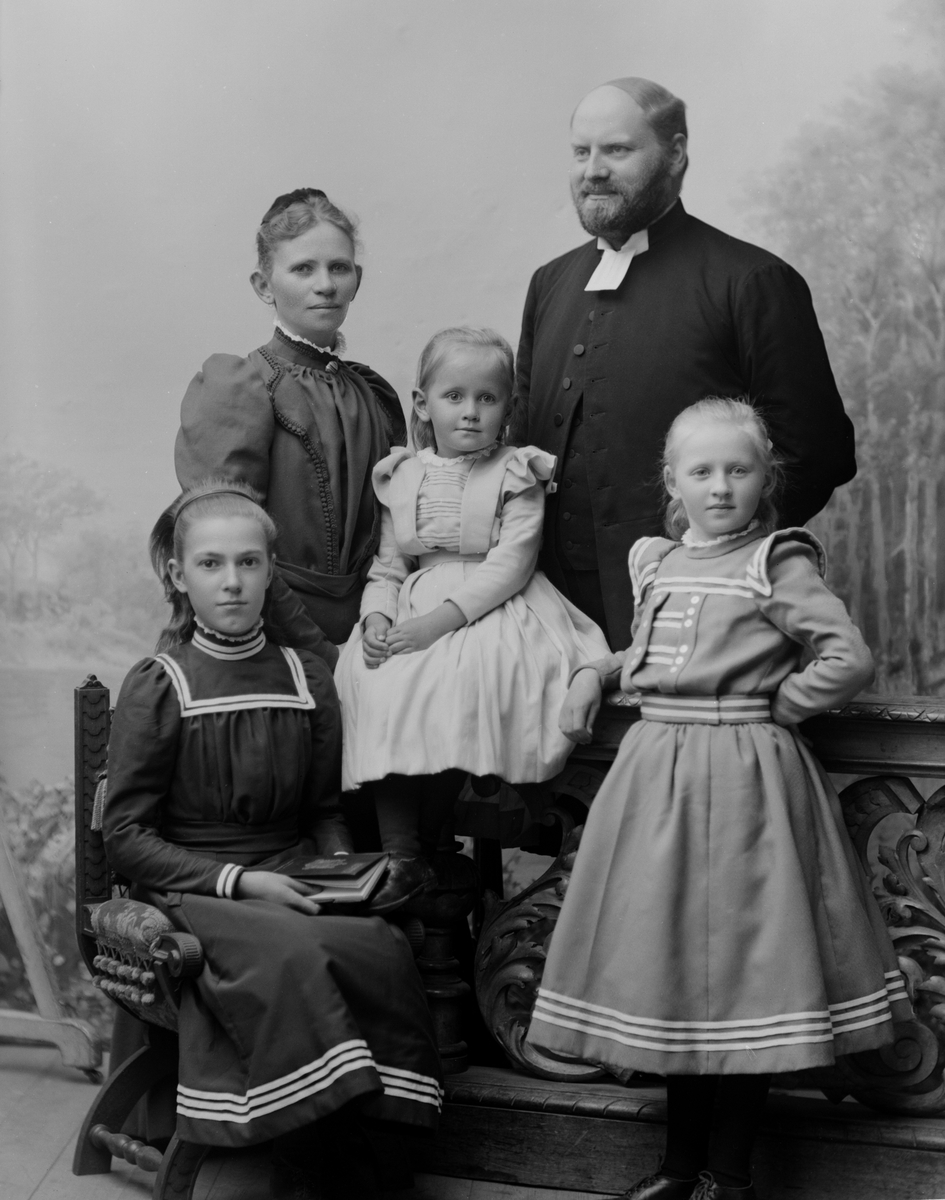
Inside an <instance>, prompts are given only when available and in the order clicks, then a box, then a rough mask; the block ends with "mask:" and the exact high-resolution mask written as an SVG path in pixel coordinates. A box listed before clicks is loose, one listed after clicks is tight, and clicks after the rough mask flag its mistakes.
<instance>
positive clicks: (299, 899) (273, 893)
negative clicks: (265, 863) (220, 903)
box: [233, 871, 322, 917]
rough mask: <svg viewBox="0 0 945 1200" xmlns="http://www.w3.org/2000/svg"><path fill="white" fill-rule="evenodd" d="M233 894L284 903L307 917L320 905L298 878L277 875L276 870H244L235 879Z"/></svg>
mask: <svg viewBox="0 0 945 1200" xmlns="http://www.w3.org/2000/svg"><path fill="white" fill-rule="evenodd" d="M233 895H234V896H235V898H236V899H237V900H268V901H269V903H270V904H284V905H285V906H286V908H294V909H295V911H296V912H300V913H304V914H305V915H306V916H307V917H314V916H317V915H318V914H319V913H320V912H321V911H322V907H321V905H320V904H316V903H315V901H314V900H313V899H312V898H311V896H310V895H309V889H308V888H307V887H306V886H305V884H304V883H300V882H299V880H298V879H292V878H291V877H290V876H288V875H279V874H278V873H277V872H276V871H244V872H243V873H242V875H240V877H239V879H237V881H236V887H235V889H234V891H233Z"/></svg>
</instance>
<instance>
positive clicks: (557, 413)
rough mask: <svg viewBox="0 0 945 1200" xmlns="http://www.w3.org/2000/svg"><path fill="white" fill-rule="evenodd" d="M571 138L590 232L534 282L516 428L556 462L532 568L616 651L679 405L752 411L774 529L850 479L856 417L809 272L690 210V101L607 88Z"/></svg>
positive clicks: (583, 110)
mask: <svg viewBox="0 0 945 1200" xmlns="http://www.w3.org/2000/svg"><path fill="white" fill-rule="evenodd" d="M571 143H572V153H573V160H572V167H571V191H572V195H573V198H574V204H575V207H576V209H577V213H578V217H579V219H580V221H581V224H582V225H583V226H584V229H585V230H586V231H587V232H588V233H589V234H591V235H592V236H593V238H594V239H595V240H593V241H591V242H587V243H585V244H584V245H583V246H580V247H579V248H578V249H576V250H572V251H570V253H568V254H565V255H562V257H561V258H557V259H555V260H554V261H553V262H550V263H547V264H546V265H545V266H543V267H541V268H539V270H538V271H536V272H535V274H534V276H533V277H532V281H531V286H530V288H529V291H528V299H527V300H526V303H525V314H524V318H523V323H522V337H521V343H520V345H519V353H518V386H519V392H520V395H521V398H522V401H523V404H522V413H523V416H522V423H523V426H524V428H522V429H520V430H519V433H520V434H521V441H522V442H525V443H532V444H534V445H537V446H540V447H541V448H542V449H543V450H548V451H550V452H551V453H552V454H556V455H557V456H558V470H557V475H556V483H557V485H558V487H557V491H556V492H555V494H554V495H551V496H549V499H548V508H547V514H546V521H545V539H544V547H543V550H542V559H541V562H540V565H541V566H542V567H543V569H544V570H545V571H546V573H547V574H548V576H549V578H550V579H551V580H552V582H553V583H554V584H555V585H556V586H557V587H558V588H560V590H561V591H563V592H564V593H565V595H566V596H568V597H569V599H571V601H572V602H573V603H575V604H576V605H577V606H578V607H579V608H582V609H583V610H584V611H585V612H586V613H588V614H589V615H590V616H591V617H593V618H594V620H596V621H597V622H598V624H599V625H600V626H601V628H602V629H604V631H605V633H607V635H608V638H609V640H610V642H611V645H612V646H613V647H614V649H622V648H623V647H625V646H627V645H628V644H629V642H630V640H631V638H630V623H631V619H632V617H633V595H632V590H631V586H630V578H629V572H628V570H627V554H628V551H629V549H630V547H631V546H632V545H633V543H634V541H635V540H636V539H637V538H638V537H643V536H645V535H648V534H658V533H660V532H661V526H662V519H661V510H662V495H661V490H660V454H661V449H662V443H663V439H664V437H665V435H666V431H667V429H668V428H669V425H670V423H671V422H672V420H673V418H674V417H675V416H676V414H677V413H678V412H679V411H680V410H681V409H683V408H685V407H687V405H689V404H693V403H694V402H695V401H696V400H701V399H702V398H703V397H705V396H708V395H717V396H744V397H747V398H748V399H749V400H751V402H752V403H753V404H755V405H757V407H758V409H759V410H760V411H761V412H762V413H763V415H764V417H765V419H766V420H767V422H768V425H769V428H770V430H771V437H772V440H773V442H774V445H775V448H776V449H777V451H778V453H779V454H780V455H781V457H782V459H783V460H784V466H785V476H786V484H785V488H784V490H783V492H782V495H781V497H780V502H779V505H778V508H779V512H780V515H781V524H782V526H784V525H802V524H803V523H804V522H805V521H807V520H809V518H810V517H812V516H813V515H814V514H815V513H817V512H819V511H820V509H821V508H823V506H824V505H825V504H826V503H827V501H828V500H829V498H830V495H831V492H832V491H833V489H834V488H835V487H839V485H840V484H842V483H846V482H847V481H848V480H850V479H852V478H853V476H854V474H855V473H856V461H855V458H854V452H853V450H854V445H853V427H852V425H851V424H850V421H849V420H848V418H847V416H846V414H845V413H844V410H843V402H842V400H841V399H840V396H839V393H838V392H837V387H836V384H835V383H834V378H833V374H832V372H831V369H830V363H829V361H828V359H827V352H826V349H825V347H824V340H823V337H822V336H821V332H820V328H819V326H818V324H817V318H816V316H815V314H814V309H813V304H812V302H811V295H810V291H809V289H808V287H807V285H806V283H805V282H804V280H803V279H802V278H801V276H800V275H799V274H798V273H797V272H796V271H795V270H793V268H791V267H789V266H788V265H787V264H786V263H784V262H782V261H781V259H779V258H776V257H775V255H773V254H770V253H768V252H767V251H766V250H762V249H760V248H759V247H757V246H752V245H749V244H748V243H747V242H741V241H738V240H736V239H735V238H733V237H729V236H728V235H727V234H725V233H722V232H721V231H720V230H718V229H713V228H712V226H710V225H706V224H705V223H704V222H702V221H698V220H696V219H695V218H694V217H691V216H690V215H689V214H688V213H687V212H686V211H685V209H684V208H683V205H682V201H681V200H680V199H679V193H680V191H681V189H682V181H683V175H684V174H685V171H686V166H687V163H688V158H687V130H686V116H685V105H684V104H683V102H682V101H681V100H679V99H677V98H676V97H675V96H673V95H672V94H671V93H670V92H668V91H666V89H665V88H663V87H660V86H659V84H656V83H651V82H650V81H649V80H645V79H616V80H613V81H612V82H610V83H606V84H604V85H603V86H602V87H598V88H595V89H594V90H593V91H592V92H590V93H589V94H588V95H587V96H585V98H584V99H583V100H582V101H581V103H580V104H579V105H578V107H577V109H576V110H575V112H574V116H573V118H572V122H571Z"/></svg>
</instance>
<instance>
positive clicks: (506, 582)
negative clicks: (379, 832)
mask: <svg viewBox="0 0 945 1200" xmlns="http://www.w3.org/2000/svg"><path fill="white" fill-rule="evenodd" d="M554 466H555V459H554V458H553V457H552V456H551V455H550V454H546V453H545V452H544V451H542V450H538V449H536V448H535V447H534V446H525V447H521V448H519V449H513V448H511V447H508V446H493V447H490V448H489V449H487V450H483V451H479V452H477V453H475V454H468V455H464V456H462V457H461V458H453V459H446V458H440V457H438V456H437V455H436V454H435V453H434V452H433V451H432V450H429V449H427V450H421V451H420V452H419V453H418V454H416V455H414V454H411V453H410V452H409V451H407V450H404V449H402V448H399V449H397V450H395V451H394V452H393V453H392V454H391V455H390V456H389V457H388V458H386V459H384V460H383V461H381V462H380V463H378V465H377V467H376V468H375V470H374V489H375V492H376V494H377V496H378V498H379V500H380V503H381V518H382V526H381V542H380V547H379V549H378V552H377V555H376V556H375V559H374V563H373V564H372V566H371V569H370V572H369V575H368V583H367V586H366V587H365V589H364V595H363V597H362V601H361V618H362V621H363V619H364V618H365V617H366V616H367V615H368V614H369V613H372V612H378V613H383V614H384V615H385V616H387V617H389V618H390V619H391V621H392V622H393V623H395V624H396V623H397V622H400V621H406V620H408V619H409V618H411V617H419V616H423V615H425V614H426V613H429V612H431V611H432V610H433V609H435V608H438V607H439V606H440V605H441V604H442V603H444V601H446V600H452V601H453V602H454V603H455V604H456V605H457V606H458V607H459V608H460V610H461V611H462V612H463V614H464V615H465V616H466V618H467V622H468V624H466V625H464V626H463V628H461V629H457V630H456V631H455V632H453V633H448V634H446V636H445V637H442V638H439V639H438V640H437V641H436V642H434V644H433V645H432V646H430V647H428V648H427V649H426V650H422V651H418V652H415V653H411V654H397V655H393V656H392V657H391V658H389V659H388V660H387V661H386V662H385V663H383V664H382V665H381V666H380V667H378V668H377V669H375V670H369V669H368V668H367V667H366V666H365V664H364V658H363V654H362V648H361V628H360V626H356V627H355V629H354V631H353V632H352V634H351V637H350V639H349V640H348V642H347V644H346V645H345V647H344V648H343V650H342V652H341V657H340V659H339V660H338V666H337V667H336V669H335V682H336V684H337V686H338V692H339V694H340V696H341V703H342V713H343V718H344V756H343V781H342V782H343V787H344V788H345V789H346V790H351V789H354V788H356V787H359V786H360V785H361V784H362V783H366V782H367V781H368V780H376V779H383V778H384V777H385V776H386V775H391V774H397V775H432V774H436V773H437V772H439V771H445V770H447V769H449V768H459V769H461V770H464V771H469V772H471V773H472V774H474V775H498V776H500V777H501V778H502V779H504V780H506V781H507V782H509V783H536V782H539V781H541V780H544V779H550V778H551V777H552V776H553V775H556V774H557V773H558V771H560V770H561V768H562V767H563V765H564V762H565V759H566V758H567V756H568V754H569V752H570V751H571V749H572V748H573V746H572V743H571V742H569V741H568V740H567V739H566V738H565V737H564V736H563V735H562V734H561V733H560V731H559V729H558V713H559V710H560V708H561V703H562V701H563V699H564V696H565V693H566V691H567V686H568V678H569V676H570V673H571V671H572V670H573V669H574V668H575V667H576V666H577V665H578V664H579V663H582V662H586V661H587V660H588V659H589V658H591V659H593V658H598V657H600V656H601V655H602V654H606V653H607V652H608V650H607V642H606V639H605V638H604V635H603V633H602V632H601V631H600V629H599V628H598V627H597V626H596V625H595V624H594V622H593V621H592V620H591V619H590V618H589V617H586V616H585V615H584V614H583V613H582V612H580V611H579V610H578V609H576V608H575V607H574V605H572V604H570V603H569V602H568V601H567V600H566V599H565V598H564V596H562V595H561V593H560V592H558V591H557V590H556V589H555V588H554V587H553V586H552V585H551V584H550V583H549V582H548V580H547V579H546V578H545V576H544V575H543V574H542V573H541V572H540V571H537V572H536V570H535V563H536V562H537V559H538V548H539V545H540V542H541V529H542V521H543V518H544V505H545V487H544V484H545V481H547V480H549V479H550V478H551V476H552V474H553V471H554Z"/></svg>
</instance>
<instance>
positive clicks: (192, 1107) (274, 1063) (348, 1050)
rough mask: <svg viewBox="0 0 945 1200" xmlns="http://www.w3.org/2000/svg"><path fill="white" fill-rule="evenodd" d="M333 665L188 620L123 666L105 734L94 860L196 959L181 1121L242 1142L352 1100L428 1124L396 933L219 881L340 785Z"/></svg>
mask: <svg viewBox="0 0 945 1200" xmlns="http://www.w3.org/2000/svg"><path fill="white" fill-rule="evenodd" d="M339 739H340V719H339V712H338V702H337V698H336V695H335V690H334V687H333V686H332V680H331V675H330V673H329V671H328V668H327V667H326V666H325V664H324V662H322V660H321V659H320V658H317V657H316V656H315V655H314V654H312V653H310V652H308V651H304V650H301V651H294V650H289V649H287V648H285V647H280V646H274V645H272V644H271V643H269V642H267V640H266V637H265V635H264V634H263V633H262V632H259V631H258V630H253V631H252V632H251V633H250V634H248V635H247V636H245V637H239V638H236V637H223V636H222V635H217V634H215V633H213V632H212V631H209V630H207V629H198V631H197V633H196V634H195V635H194V637H193V639H192V640H191V641H188V642H185V643H184V644H183V645H182V646H180V647H178V648H177V649H175V650H171V651H169V652H168V653H166V654H160V655H158V656H156V657H154V658H146V659H144V660H143V661H142V662H140V663H138V664H137V666H135V667H133V668H132V670H131V671H130V673H129V675H128V677H127V679H126V680H125V682H124V684H123V685H122V689H121V694H120V696H119V698H118V703H117V706H116V709H115V718H114V722H113V725H112V732H111V738H110V741H109V765H108V801H107V804H106V807H105V814H104V822H103V833H104V837H105V843H106V848H107V852H108V857H109V861H110V862H111V863H112V864H113V866H114V867H115V869H116V870H118V871H120V872H121V873H122V874H123V875H125V876H126V877H127V878H129V879H131V880H133V881H134V884H135V894H136V895H137V896H138V897H139V898H140V899H144V900H147V901H148V902H150V903H153V904H156V905H157V906H158V907H159V908H160V909H161V910H162V911H163V912H165V913H166V914H167V916H168V917H169V918H170V920H171V921H173V923H174V925H175V926H176V927H177V928H178V929H182V930H185V931H186V932H188V933H193V934H195V935H196V936H197V937H198V938H199V939H200V943H201V945H202V947H203V951H204V956H205V964H204V968H203V972H202V974H201V975H200V976H199V977H198V978H197V979H196V980H195V981H194V986H192V987H186V988H184V990H183V992H182V997H181V1012H180V1030H179V1035H180V1074H179V1079H180V1082H179V1086H178V1090H177V1132H178V1134H179V1135H180V1136H181V1137H182V1138H184V1139H185V1140H187V1141H193V1142H198V1143H200V1144H202V1145H213V1146H243V1145H251V1144H255V1143H258V1142H262V1141H267V1140H268V1139H270V1138H273V1137H276V1136H277V1135H280V1134H285V1133H288V1132H291V1131H293V1130H297V1129H301V1128H302V1127H303V1126H306V1125H308V1124H310V1123H311V1122H313V1121H316V1120H319V1119H320V1118H322V1117H325V1116H328V1115H329V1114H331V1113H334V1112H337V1111H338V1110H339V1109H340V1108H342V1106H344V1105H346V1104H348V1103H349V1102H352V1101H357V1102H358V1104H359V1107H360V1110H361V1111H362V1112H363V1113H364V1114H365V1115H368V1116H373V1117H377V1118H381V1119H384V1120H391V1121H397V1122H402V1123H406V1124H410V1125H416V1126H420V1127H422V1128H434V1127H435V1126H436V1123H437V1118H438V1112H439V1108H440V1100H441V1090H440V1068H439V1058H438V1055H437V1049H436V1042H435V1039H434V1035H433V1029H432V1025H431V1020H430V1014H429V1009H428V1007H427V1003H426V997H425V995H424V992H423V986H422V984H421V982H420V977H419V975H418V973H417V970H416V967H415V965H414V963H413V961H412V956H411V954H410V951H409V949H408V947H407V944H406V940H405V938H404V937H403V935H402V934H401V933H400V931H399V930H395V929H392V928H391V927H390V926H389V925H387V924H386V923H385V922H384V921H382V920H380V918H377V917H374V918H361V917H340V916H331V915H328V914H324V913H323V914H319V915H318V916H309V915H307V914H304V913H300V912H296V911H295V910H294V909H291V908H288V907H286V906H284V905H281V904H275V903H271V902H269V901H265V900H236V899H233V895H234V891H235V888H236V884H237V881H238V878H239V875H240V872H241V870H242V869H244V868H257V869H259V870H272V869H274V867H275V866H277V865H278V863H279V862H282V861H285V860H286V859H287V858H290V857H292V856H293V855H295V854H296V853H299V852H300V842H301V841H302V839H317V835H318V834H319V832H320V826H321V825H323V824H324V822H325V818H326V816H327V815H328V814H329V813H331V812H332V811H334V805H335V804H336V802H337V786H338V757H339V744H338V743H339Z"/></svg>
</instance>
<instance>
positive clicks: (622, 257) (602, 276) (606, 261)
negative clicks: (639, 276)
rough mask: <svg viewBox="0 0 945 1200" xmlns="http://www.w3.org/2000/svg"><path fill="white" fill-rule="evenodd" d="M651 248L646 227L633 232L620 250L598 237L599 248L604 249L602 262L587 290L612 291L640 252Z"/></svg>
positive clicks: (588, 283)
mask: <svg viewBox="0 0 945 1200" xmlns="http://www.w3.org/2000/svg"><path fill="white" fill-rule="evenodd" d="M649 248H650V238H649V234H648V233H647V231H646V230H645V229H638V230H637V232H636V233H634V234H632V235H631V236H630V237H629V238H627V240H626V241H625V242H624V244H623V245H622V246H621V247H620V249H619V250H614V249H612V248H611V247H610V245H609V244H608V243H607V242H605V241H604V239H603V238H598V239H597V249H598V250H603V254H602V255H601V256H600V262H599V263H598V264H597V267H596V269H595V271H594V274H593V275H592V276H591V277H590V279H589V280H588V281H587V286H586V287H585V288H584V290H585V292H612V291H615V290H616V289H617V288H619V287H620V285H621V284H622V283H623V281H624V277H625V276H626V274H627V271H629V269H630V264H631V263H632V262H633V260H634V259H635V258H636V256H637V255H638V254H643V253H644V252H645V251H646V250H649Z"/></svg>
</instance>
